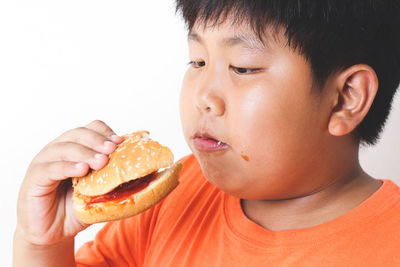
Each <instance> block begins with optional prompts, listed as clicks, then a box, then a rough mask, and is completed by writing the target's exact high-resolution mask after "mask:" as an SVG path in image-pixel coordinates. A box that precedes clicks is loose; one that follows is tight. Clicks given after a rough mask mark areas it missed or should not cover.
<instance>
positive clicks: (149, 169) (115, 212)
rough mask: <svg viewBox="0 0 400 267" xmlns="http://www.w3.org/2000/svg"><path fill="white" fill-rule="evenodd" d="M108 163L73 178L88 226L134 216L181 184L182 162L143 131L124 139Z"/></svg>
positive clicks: (80, 211)
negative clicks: (178, 161) (174, 159)
mask: <svg viewBox="0 0 400 267" xmlns="http://www.w3.org/2000/svg"><path fill="white" fill-rule="evenodd" d="M122 138H123V142H122V143H120V144H119V145H118V146H117V148H116V149H115V150H114V152H112V153H111V154H110V155H109V162H108V164H107V165H106V166H105V167H104V168H102V169H100V170H90V171H89V173H88V174H87V175H86V176H83V177H79V178H73V182H72V185H73V188H74V192H73V196H72V199H73V207H74V210H75V213H76V214H77V216H78V218H79V219H80V220H81V221H82V222H84V223H87V224H93V223H98V222H106V221H112V220H119V219H123V218H127V217H130V216H134V215H136V214H138V213H140V212H143V211H145V210H146V209H148V208H150V207H152V206H153V205H155V204H156V203H158V202H159V201H161V200H162V199H163V198H164V197H166V196H167V195H168V194H169V193H170V192H171V191H172V190H173V189H174V188H175V187H176V186H177V185H178V183H179V180H178V178H179V172H180V170H181V169H182V167H183V166H182V163H176V164H173V154H172V152H171V150H170V149H169V148H168V147H165V146H162V145H160V144H159V143H158V142H156V141H153V140H151V139H150V138H149V132H147V131H139V132H134V133H131V134H126V135H123V136H122Z"/></svg>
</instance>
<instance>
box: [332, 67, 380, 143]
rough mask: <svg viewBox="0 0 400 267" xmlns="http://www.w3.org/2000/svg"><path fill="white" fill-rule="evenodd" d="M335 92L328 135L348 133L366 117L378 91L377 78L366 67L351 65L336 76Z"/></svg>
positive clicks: (370, 69)
mask: <svg viewBox="0 0 400 267" xmlns="http://www.w3.org/2000/svg"><path fill="white" fill-rule="evenodd" d="M334 84H335V88H336V91H335V93H334V99H333V109H332V114H331V118H330V120H329V125H328V129H329V133H330V134H332V135H335V136H342V135H346V134H348V133H350V132H351V131H352V130H354V129H355V128H356V126H357V125H358V124H359V123H360V122H361V121H362V120H363V119H364V117H365V116H366V115H367V113H368V111H369V109H370V107H371V105H372V102H373V101H374V98H375V95H376V92H377V90H378V78H377V76H376V73H375V71H374V70H373V69H372V68H371V67H370V66H368V65H365V64H357V65H353V66H351V67H349V68H347V69H345V70H343V71H341V72H339V73H338V74H337V75H336V79H335V80H334Z"/></svg>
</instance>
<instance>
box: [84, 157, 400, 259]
mask: <svg viewBox="0 0 400 267" xmlns="http://www.w3.org/2000/svg"><path fill="white" fill-rule="evenodd" d="M183 163H184V169H183V171H182V174H181V179H180V184H179V186H178V187H177V188H176V189H175V190H174V191H173V192H172V193H171V194H170V195H169V196H168V197H167V198H165V199H164V200H163V201H161V202H160V203H159V204H157V205H156V206H154V207H153V208H151V209H149V210H147V211H145V212H143V213H141V214H140V215H138V216H135V217H131V218H128V219H125V220H121V221H115V222H111V223H108V224H106V225H105V226H104V228H103V229H102V230H100V231H99V233H98V234H97V236H96V238H95V240H94V241H91V242H88V243H86V244H85V245H83V246H82V247H81V248H80V249H79V250H78V252H77V254H76V262H77V265H78V266H196V267H197V266H363V267H365V266H400V188H399V187H398V186H396V185H395V184H394V183H393V182H391V181H389V180H383V182H384V183H383V185H382V186H381V187H380V189H379V190H378V191H377V192H375V193H374V194H373V195H372V196H371V197H370V198H369V199H367V200H366V201H365V202H363V203H362V204H361V205H360V206H358V207H356V208H355V209H353V210H352V211H350V212H348V213H347V214H345V215H343V216H340V217H338V218H336V219H334V220H332V221H329V222H327V223H323V224H321V225H318V226H314V227H310V228H305V229H297V230H285V231H277V232H273V231H270V230H267V229H264V228H262V227H261V226H259V225H257V224H256V223H254V222H253V221H251V220H249V219H248V218H247V217H246V216H245V214H244V213H243V211H242V209H241V206H240V199H238V198H236V197H233V196H230V195H228V194H226V193H224V192H222V191H220V190H219V189H218V188H216V187H215V186H214V185H212V184H211V183H209V182H208V181H207V180H206V179H205V178H204V176H203V174H202V172H201V169H200V167H199V164H198V162H197V160H196V159H195V157H194V156H193V155H190V156H188V157H186V158H184V159H183Z"/></svg>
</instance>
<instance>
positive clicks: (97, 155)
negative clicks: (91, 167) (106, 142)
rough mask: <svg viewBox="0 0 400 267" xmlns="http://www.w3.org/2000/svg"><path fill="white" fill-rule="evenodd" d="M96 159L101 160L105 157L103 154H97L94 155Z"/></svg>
mask: <svg viewBox="0 0 400 267" xmlns="http://www.w3.org/2000/svg"><path fill="white" fill-rule="evenodd" d="M94 157H95V158H96V159H100V158H103V157H105V155H104V154H101V153H97V154H95V155H94Z"/></svg>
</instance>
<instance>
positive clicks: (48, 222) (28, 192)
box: [16, 120, 122, 246]
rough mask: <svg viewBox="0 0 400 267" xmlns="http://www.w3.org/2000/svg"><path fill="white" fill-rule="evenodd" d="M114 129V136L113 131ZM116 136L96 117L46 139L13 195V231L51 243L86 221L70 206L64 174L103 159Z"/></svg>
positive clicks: (81, 171) (79, 171) (117, 140)
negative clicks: (15, 197) (15, 201)
mask: <svg viewBox="0 0 400 267" xmlns="http://www.w3.org/2000/svg"><path fill="white" fill-rule="evenodd" d="M113 135H114V136H113ZM120 142H122V138H121V137H118V136H115V134H114V132H113V131H112V130H111V128H110V127H108V126H107V125H106V124H105V123H104V122H102V121H98V120H97V121H93V122H91V123H90V124H88V125H86V126H85V127H79V128H76V129H73V130H69V131H67V132H65V133H64V134H62V135H61V136H60V137H58V138H57V139H55V140H54V141H52V142H50V143H49V144H48V145H46V146H45V147H44V148H43V149H42V150H41V151H40V152H39V153H38V154H37V155H36V156H35V158H34V159H33V160H32V162H31V164H30V165H29V167H28V170H27V172H26V175H25V179H24V181H23V183H22V186H21V189H20V193H19V199H18V210H17V213H18V223H17V229H16V234H17V235H20V236H21V237H23V238H24V239H25V241H26V242H28V243H31V244H34V245H45V246H46V245H53V244H57V243H61V242H62V241H64V240H67V239H71V238H73V237H74V236H75V235H76V234H77V233H78V232H80V231H82V230H83V229H85V228H86V227H87V226H88V225H86V224H84V223H82V222H80V221H79V219H78V218H77V217H76V215H75V212H74V210H73V208H72V198H71V196H72V187H71V179H69V177H81V176H84V175H86V174H87V173H88V171H89V168H92V169H95V170H98V169H101V168H102V167H104V166H105V165H106V164H107V162H108V159H109V158H108V154H110V153H111V152H113V151H114V150H115V148H116V146H117V144H118V143H120Z"/></svg>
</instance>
